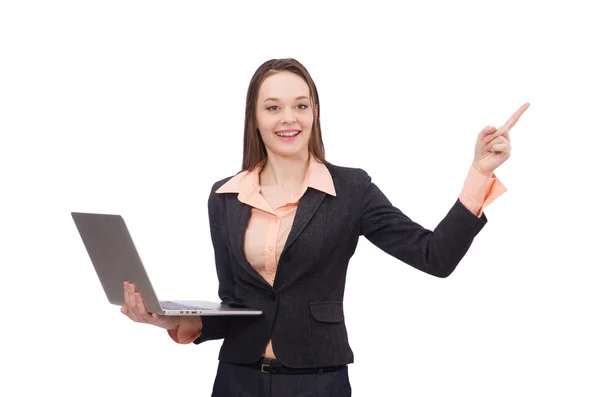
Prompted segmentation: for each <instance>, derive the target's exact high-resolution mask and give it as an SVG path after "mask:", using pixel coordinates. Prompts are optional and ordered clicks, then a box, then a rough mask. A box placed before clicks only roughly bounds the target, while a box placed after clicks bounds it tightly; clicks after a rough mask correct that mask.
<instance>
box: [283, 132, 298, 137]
mask: <svg viewBox="0 0 600 397" xmlns="http://www.w3.org/2000/svg"><path fill="white" fill-rule="evenodd" d="M299 133H300V131H290V132H277V135H278V136H287V137H289V136H295V135H298V134H299Z"/></svg>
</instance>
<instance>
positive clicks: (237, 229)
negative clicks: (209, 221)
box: [227, 195, 271, 288]
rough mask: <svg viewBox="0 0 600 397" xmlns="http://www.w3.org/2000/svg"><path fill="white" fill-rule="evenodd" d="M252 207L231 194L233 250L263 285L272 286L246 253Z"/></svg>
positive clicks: (228, 208) (229, 220)
mask: <svg viewBox="0 0 600 397" xmlns="http://www.w3.org/2000/svg"><path fill="white" fill-rule="evenodd" d="M251 211H252V208H251V207H250V206H249V205H248V204H244V203H242V202H241V201H239V200H238V198H237V196H236V195H232V196H231V200H229V203H228V206H227V224H228V225H229V233H230V236H231V242H232V250H233V254H234V256H235V258H236V259H237V262H238V263H239V264H240V265H241V267H242V268H243V269H244V270H245V271H246V272H247V273H248V274H249V275H250V276H252V277H253V278H254V279H256V280H257V281H258V282H259V283H260V284H261V285H263V286H266V287H268V288H271V286H270V285H269V283H267V281H266V280H265V279H264V278H263V277H262V276H261V275H260V274H259V273H258V272H257V271H256V270H255V269H254V268H253V267H252V265H251V264H250V262H248V260H247V259H246V255H244V236H245V234H246V227H247V226H248V222H249V221H250V214H251Z"/></svg>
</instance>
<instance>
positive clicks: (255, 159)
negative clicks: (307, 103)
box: [242, 58, 325, 171]
mask: <svg viewBox="0 0 600 397" xmlns="http://www.w3.org/2000/svg"><path fill="white" fill-rule="evenodd" d="M283 71H286V72H291V73H294V74H296V75H298V76H300V77H302V79H304V81H305V82H306V84H308V88H309V90H310V91H309V92H310V100H311V102H312V108H313V116H314V117H313V125H312V132H311V136H310V139H309V141H308V151H309V153H310V154H312V155H313V156H314V157H315V159H317V160H318V161H320V162H321V163H325V147H324V145H323V138H322V137H321V122H320V119H319V113H320V111H319V110H320V109H319V94H318V92H317V86H316V85H315V82H314V81H313V79H312V77H311V76H310V74H309V73H308V70H306V68H305V67H304V66H303V65H302V64H301V63H300V62H298V61H297V60H295V59H293V58H285V59H271V60H269V61H267V62H265V63H263V64H262V65H260V66H259V68H258V69H257V70H256V72H254V76H252V79H251V80H250V84H249V86H248V93H247V95H246V118H245V121H244V158H243V159H242V171H250V170H252V169H254V167H256V166H257V165H258V164H259V163H261V162H262V161H263V160H265V159H266V158H267V149H266V147H265V143H264V142H263V140H262V138H261V136H260V133H259V132H258V128H257V126H256V100H257V97H258V89H259V88H260V85H261V84H262V82H263V81H265V79H266V78H267V77H269V76H271V75H272V74H275V73H278V72H283Z"/></svg>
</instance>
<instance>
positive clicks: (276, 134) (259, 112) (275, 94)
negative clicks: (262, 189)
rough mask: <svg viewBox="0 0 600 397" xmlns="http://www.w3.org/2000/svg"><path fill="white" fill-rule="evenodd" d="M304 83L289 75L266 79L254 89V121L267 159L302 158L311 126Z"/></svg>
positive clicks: (307, 94)
mask: <svg viewBox="0 0 600 397" xmlns="http://www.w3.org/2000/svg"><path fill="white" fill-rule="evenodd" d="M312 107H313V104H312V103H311V100H310V91H309V88H308V84H306V82H305V81H304V79H303V78H302V77H300V76H298V75H296V74H294V73H291V72H277V73H275V74H273V75H271V76H269V77H267V78H266V79H265V80H264V81H263V83H262V85H261V86H260V88H259V90H258V97H257V101H256V122H257V127H258V130H259V131H260V135H261V137H262V140H263V142H264V143H265V146H266V147H267V154H268V155H269V156H272V155H279V156H282V157H304V155H308V141H309V139H310V134H311V130H312V125H313V119H314V116H313V108H312Z"/></svg>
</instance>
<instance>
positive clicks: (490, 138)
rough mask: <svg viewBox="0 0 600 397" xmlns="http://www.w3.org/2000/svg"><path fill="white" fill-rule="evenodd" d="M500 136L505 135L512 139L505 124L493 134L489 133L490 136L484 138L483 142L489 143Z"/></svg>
mask: <svg viewBox="0 0 600 397" xmlns="http://www.w3.org/2000/svg"><path fill="white" fill-rule="evenodd" d="M499 136H503V137H505V138H506V139H508V140H510V136H509V135H508V128H507V127H505V126H502V127H500V128H499V129H498V130H496V132H494V133H493V134H489V135H488V136H486V137H485V138H484V139H483V142H484V143H485V144H486V145H487V144H489V143H490V142H492V141H493V140H494V139H496V138H498V137H499Z"/></svg>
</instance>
